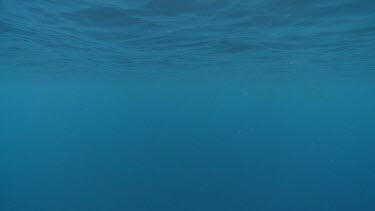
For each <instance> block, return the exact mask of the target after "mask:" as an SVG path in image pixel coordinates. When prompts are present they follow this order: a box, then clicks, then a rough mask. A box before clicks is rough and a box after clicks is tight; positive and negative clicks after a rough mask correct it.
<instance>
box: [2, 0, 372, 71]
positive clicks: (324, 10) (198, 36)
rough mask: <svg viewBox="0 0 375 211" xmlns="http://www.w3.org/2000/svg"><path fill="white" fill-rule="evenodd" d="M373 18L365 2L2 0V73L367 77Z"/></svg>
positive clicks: (370, 58)
mask: <svg viewBox="0 0 375 211" xmlns="http://www.w3.org/2000/svg"><path fill="white" fill-rule="evenodd" d="M373 11H375V4H373V2H372V1H366V0H360V1H349V0H335V1H329V2H327V1H322V0H316V1H297V0H284V1H280V0H262V1H260V0H257V1H244V0H236V1H227V0H193V1H184V0H174V1H169V0H139V1H127V0H107V1H103V0H90V1H89V0H77V1H72V0H66V1H56V0H35V1H23V0H13V1H10V0H2V1H0V40H1V42H0V64H1V66H0V69H1V71H3V72H4V71H11V70H14V69H22V70H23V71H32V70H38V71H43V72H59V71H77V72H78V71H81V72H88V73H90V71H97V70H100V71H104V72H105V71H136V72H140V73H144V74H147V73H149V72H150V71H159V72H160V73H162V72H163V71H174V72H179V71H188V70H189V71H190V70H196V71H198V69H199V70H202V71H203V70H207V69H214V68H218V67H220V65H224V66H225V65H229V66H227V67H238V68H240V69H242V71H254V70H253V69H254V68H252V67H255V66H256V65H268V66H269V67H273V68H277V67H282V66H288V65H289V66H291V65H297V66H298V65H299V67H300V68H302V67H306V66H341V67H345V66H350V67H352V66H357V67H358V66H362V67H367V68H368V67H373V66H374V64H375V62H374V59H373V55H374V53H375V38H374V37H375V13H374V12H373ZM202 67H203V68H202Z"/></svg>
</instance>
